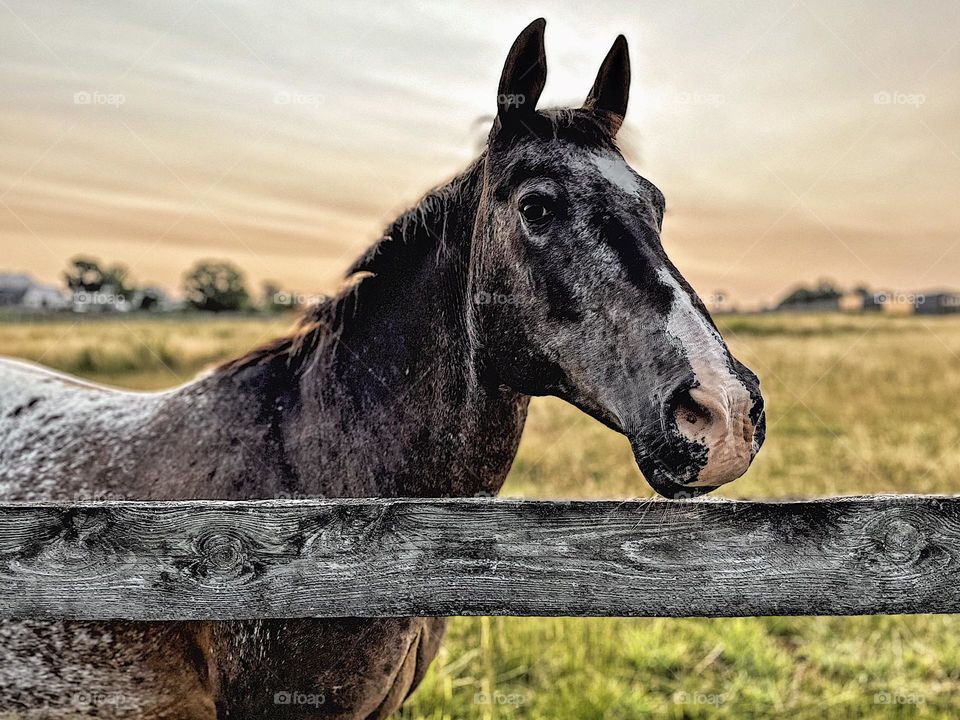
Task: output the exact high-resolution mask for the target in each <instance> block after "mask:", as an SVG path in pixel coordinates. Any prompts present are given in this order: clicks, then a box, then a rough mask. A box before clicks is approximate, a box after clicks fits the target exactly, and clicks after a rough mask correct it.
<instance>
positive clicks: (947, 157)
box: [0, 0, 960, 307]
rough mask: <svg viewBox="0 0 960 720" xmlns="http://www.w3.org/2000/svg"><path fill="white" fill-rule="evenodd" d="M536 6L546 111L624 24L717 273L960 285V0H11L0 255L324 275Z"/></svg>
mask: <svg viewBox="0 0 960 720" xmlns="http://www.w3.org/2000/svg"><path fill="white" fill-rule="evenodd" d="M539 16H543V17H545V18H546V19H547V29H546V46H547V62H548V68H549V70H548V79H547V86H546V90H545V91H544V94H543V96H542V97H541V103H540V104H541V106H564V105H566V106H571V105H573V106H578V105H579V104H580V103H581V102H582V100H583V98H584V96H585V95H586V92H587V90H588V89H589V87H590V85H591V84H592V82H593V78H594V76H595V74H596V71H597V68H598V67H599V64H600V62H601V60H602V59H603V56H604V55H605V54H606V52H607V50H608V48H609V47H610V44H611V43H612V41H613V39H614V38H615V37H616V35H617V34H619V33H623V34H625V35H626V37H627V39H628V41H629V43H630V53H631V60H632V66H633V84H632V88H631V98H630V107H629V110H628V113H627V119H626V123H625V125H624V127H623V129H622V130H621V132H620V135H619V141H620V143H621V146H622V149H623V150H624V154H625V155H626V156H627V157H628V159H629V160H630V161H631V163H632V164H633V165H634V167H635V168H636V169H637V170H638V172H640V173H641V174H643V175H644V176H645V177H647V178H648V179H650V180H651V181H653V182H654V183H655V184H656V185H657V186H658V187H659V188H660V189H661V190H662V191H663V192H664V194H665V195H666V197H667V215H666V218H665V221H664V230H663V242H664V246H665V247H666V249H667V251H668V253H669V254H670V255H671V257H672V259H673V260H674V262H675V264H676V265H677V266H678V267H679V268H680V270H681V272H682V273H683V274H684V275H685V276H686V277H687V278H688V279H689V280H690V282H691V283H692V284H693V286H694V287H695V288H696V289H697V290H698V291H699V292H700V293H701V295H703V296H705V297H711V296H715V295H716V294H717V293H718V292H722V293H723V294H724V295H725V296H726V297H727V298H728V302H730V303H733V304H738V305H741V306H744V307H750V306H755V305H758V304H762V303H767V302H770V301H771V300H773V299H775V298H777V297H778V296H780V295H782V294H783V293H784V291H785V290H786V289H787V288H789V287H791V286H793V285H796V284H797V283H801V282H812V281H815V280H817V279H819V278H832V279H834V280H835V281H837V282H839V283H841V284H843V285H849V286H852V285H854V284H860V283H865V284H867V285H869V286H871V287H875V288H885V289H888V290H893V291H897V292H911V291H915V290H924V289H927V290H928V289H932V288H939V287H960V3H956V2H952V1H951V2H935V1H929V2H923V3H919V2H915V1H911V2H873V1H871V2H866V1H864V2H836V0H829V1H827V2H818V1H815V0H803V1H800V2H771V1H769V0H765V1H762V2H724V3H713V2H701V3H695V2H684V1H680V2H670V3H664V2H637V1H636V0H631V1H630V2H612V1H608V0H599V1H597V2H591V3H584V2H526V1H523V0H515V1H514V2H510V3H487V2H457V3H447V2H437V3H430V2H416V3H412V2H389V3H388V2H383V3H366V2H350V3H333V2H284V3H271V2H249V1H246V0H244V1H240V2H229V3H227V2H217V1H212V0H211V1H208V0H186V1H185V2H178V1H170V2H163V3H146V2H143V3H128V2H121V1H119V0H109V1H107V2H84V3H76V2H42V3H39V2H33V1H32V0H30V1H29V2H28V1H26V0H16V1H15V0H0V270H20V271H27V272H29V273H31V274H33V275H34V276H36V277H37V278H38V279H41V280H44V281H56V280H58V279H59V276H60V274H61V272H62V271H63V270H64V268H65V267H66V263H67V261H68V259H69V258H70V257H72V256H74V255H77V254H84V255H93V256H95V257H98V258H100V259H101V260H103V261H104V262H105V263H114V262H122V263H125V264H127V265H128V266H130V268H131V273H132V276H133V278H134V279H135V280H136V281H138V282H140V283H144V284H156V285H160V286H163V287H166V288H168V289H171V290H176V289H177V287H178V286H179V284H180V278H181V276H182V274H183V271H184V270H185V269H186V268H188V267H189V266H190V265H191V264H192V263H194V262H195V261H197V260H198V259H204V258H217V259H221V258H222V259H228V260H231V261H233V262H234V263H236V264H237V265H238V266H239V267H240V268H241V269H242V270H243V271H244V272H245V274H246V275H247V277H248V279H249V281H250V285H251V288H256V287H258V286H259V284H260V283H261V282H262V281H264V280H274V281H277V282H279V283H281V285H283V286H284V287H286V288H289V289H292V290H297V291H299V292H304V293H314V292H329V291H330V290H332V289H334V288H335V287H336V286H337V284H338V282H339V279H340V278H341V277H342V275H343V272H344V271H345V269H346V267H347V266H348V265H349V263H350V261H351V259H352V258H354V257H355V256H356V255H358V254H359V253H360V252H361V251H362V250H363V249H364V248H365V247H366V246H367V245H369V244H370V243H371V242H373V241H374V240H375V239H376V238H377V237H378V236H379V234H380V232H381V230H382V229H383V228H384V227H385V226H386V225H387V223H388V222H389V221H390V220H391V219H392V218H394V217H395V216H396V215H397V214H398V213H399V212H401V211H402V210H403V209H404V208H406V207H408V206H409V205H411V204H413V203H415V202H416V200H417V199H418V198H419V197H420V196H421V195H422V194H423V193H424V192H426V191H427V190H429V189H430V188H431V187H433V186H435V185H437V184H440V183H442V182H443V181H445V180H446V179H448V178H449V177H451V176H452V175H454V174H456V173H457V172H458V171H459V170H460V169H462V168H463V167H465V166H466V165H467V164H468V163H469V162H470V160H471V159H472V158H473V157H474V156H475V155H476V154H477V152H478V149H479V147H480V145H481V143H482V141H483V138H484V136H485V134H486V130H487V128H488V126H489V121H490V118H491V116H492V114H493V112H494V111H495V107H496V88H497V81H498V78H499V75H500V70H501V68H502V66H503V60H504V58H505V56H506V52H507V50H508V48H509V47H510V44H511V43H512V41H513V39H514V38H515V37H516V35H517V33H518V32H519V31H520V30H521V29H522V28H523V27H524V26H525V25H526V24H527V23H528V22H529V21H530V20H532V19H534V18H536V17H539Z"/></svg>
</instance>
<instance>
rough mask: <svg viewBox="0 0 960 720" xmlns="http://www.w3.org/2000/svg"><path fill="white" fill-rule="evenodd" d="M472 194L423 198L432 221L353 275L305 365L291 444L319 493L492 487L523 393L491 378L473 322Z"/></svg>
mask: <svg viewBox="0 0 960 720" xmlns="http://www.w3.org/2000/svg"><path fill="white" fill-rule="evenodd" d="M467 195H468V197H467V198H466V200H468V201H469V202H464V200H465V199H464V198H463V197H459V194H458V196H456V197H450V196H447V198H446V201H445V202H444V203H440V204H438V203H436V202H434V201H432V200H430V198H428V202H431V207H430V212H428V213H421V214H419V216H418V219H419V221H420V222H424V223H429V225H424V226H423V227H418V228H414V230H415V233H414V236H412V237H406V238H397V237H394V238H392V239H391V240H389V241H387V242H390V243H398V242H403V243H404V244H403V245H396V246H391V247H388V248H383V249H382V250H383V253H384V255H387V254H394V255H395V256H394V257H389V262H390V267H388V268H386V269H384V270H383V271H382V272H380V273H379V274H377V275H375V276H374V277H368V278H366V279H364V280H362V281H361V282H360V284H359V286H358V287H357V288H356V290H355V291H354V292H355V294H354V295H353V296H352V298H351V299H350V301H349V302H348V303H346V305H347V307H346V308H345V313H344V315H345V317H343V318H342V322H341V325H340V327H339V328H338V329H337V331H336V338H335V339H334V340H332V341H331V342H330V343H329V344H328V347H327V348H325V349H324V350H323V353H324V355H323V356H322V357H318V358H315V359H314V361H313V362H310V363H308V365H309V367H310V369H309V370H308V371H306V372H305V373H304V376H303V378H302V381H301V392H302V403H301V404H302V407H303V408H304V409H305V411H304V413H303V415H304V416H303V417H302V418H300V420H299V422H298V423H297V424H298V425H299V426H301V429H300V430H298V431H297V437H296V438H295V440H294V445H296V446H297V447H299V448H300V451H301V452H300V459H301V462H300V464H301V466H304V465H306V467H301V468H300V472H299V475H300V477H302V478H307V477H321V478H323V479H322V481H321V483H322V485H323V487H322V488H320V490H321V492H322V493H323V494H343V495H380V496H389V495H396V496H436V495H472V494H477V493H481V492H484V493H490V492H495V491H496V490H498V489H499V487H500V485H501V484H502V482H503V480H504V478H505V476H506V473H507V471H508V470H509V467H510V463H511V462H512V459H513V456H514V454H515V452H516V445H517V442H518V440H519V436H520V431H521V430H522V426H523V421H524V418H525V414H526V402H527V399H526V398H525V397H522V396H520V395H518V394H517V393H515V392H513V391H512V390H509V389H507V388H503V387H501V386H500V385H499V383H497V382H495V381H494V380H492V379H491V378H489V377H487V375H486V373H485V371H484V367H483V361H482V357H481V352H480V349H479V343H478V341H477V339H476V337H475V333H474V332H473V331H472V329H471V328H472V320H471V312H472V309H471V304H470V302H469V300H468V286H469V283H468V273H469V266H470V249H471V248H470V246H471V237H472V233H473V225H474V217H475V214H476V204H475V203H476V198H475V195H474V194H472V193H468V194H467ZM457 200H459V201H460V202H459V203H458V202H455V201H457ZM453 213H457V217H454V216H453ZM401 225H402V223H401ZM409 229H410V228H406V230H409ZM424 233H425V234H426V236H424ZM398 250H400V252H399V253H397V251H398ZM368 257H374V258H375V260H374V265H376V263H377V262H380V264H381V265H382V264H383V262H385V258H384V257H377V256H368ZM360 265H361V267H360V268H358V269H362V270H368V271H372V272H376V270H375V269H374V270H370V269H369V266H363V264H362V262H361V263H360ZM377 269H380V268H377ZM331 470H332V471H333V472H331Z"/></svg>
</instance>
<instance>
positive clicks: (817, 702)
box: [0, 315, 960, 720]
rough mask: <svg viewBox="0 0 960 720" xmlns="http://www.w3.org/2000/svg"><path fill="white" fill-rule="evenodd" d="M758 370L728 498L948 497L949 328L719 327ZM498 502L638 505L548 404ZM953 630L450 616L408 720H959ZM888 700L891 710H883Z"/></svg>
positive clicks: (90, 359) (131, 349) (113, 369)
mask: <svg viewBox="0 0 960 720" xmlns="http://www.w3.org/2000/svg"><path fill="white" fill-rule="evenodd" d="M289 324H290V319H289V318H280V319H272V320H261V319H245V320H223V321H220V320H218V321H213V322H204V323H200V322H157V321H145V320H129V321H127V320H124V321H123V322H112V323H111V322H96V323H87V322H85V323H82V324H80V325H71V323H69V322H53V323H50V322H47V323H42V324H37V325H30V324H23V323H17V324H0V354H10V355H19V356H22V357H27V358H29V359H33V360H36V361H39V362H42V363H45V364H48V365H51V366H53V367H57V368H58V369H61V370H64V371H67V372H75V373H78V374H81V375H85V376H87V377H91V378H93V379H96V380H99V381H105V382H111V383H114V384H118V385H123V386H126V387H141V388H157V387H163V386H168V385H173V384H176V383H178V382H182V381H184V380H186V379H188V378H189V377H190V376H191V375H192V374H194V373H195V372H196V371H198V370H200V369H202V368H203V367H204V366H206V365H208V364H210V363H212V362H215V361H217V360H219V359H221V358H223V357H227V356H229V355H231V354H235V353H238V352H240V351H242V350H243V349H245V348H247V347H250V346H251V345H253V344H255V343H257V342H259V341H261V340H263V339H266V338H267V337H269V336H271V335H273V334H276V333H279V332H282V331H283V330H284V329H285V328H286V327H288V326H289ZM720 326H721V330H722V331H723V332H724V333H725V335H726V336H727V339H728V341H729V343H730V345H731V348H732V349H733V350H734V352H735V353H736V354H737V355H738V356H739V357H740V358H741V359H742V360H743V361H744V362H746V363H747V364H748V365H750V366H751V367H752V368H753V369H754V370H756V371H757V373H758V374H759V375H760V377H761V380H762V382H763V388H764V394H765V397H766V400H767V410H768V423H769V430H768V437H767V444H766V446H765V447H764V449H763V451H762V452H761V454H760V456H759V457H758V458H757V460H756V462H755V463H754V466H753V467H752V468H751V470H750V471H749V472H748V473H747V475H746V476H744V477H743V478H741V479H740V480H738V481H737V482H735V483H733V484H731V485H728V486H726V487H725V488H723V491H722V493H720V494H723V495H726V496H728V497H749V498H763V497H771V498H772V497H814V496H824V495H838V494H856V493H877V492H898V493H951V494H952V493H956V492H957V491H958V481H960V480H958V477H957V471H958V469H960V402H958V401H957V398H958V397H960V372H958V368H960V318H888V317H882V316H879V315H877V316H826V315H823V316H784V315H771V316H741V317H725V318H721V319H720ZM504 494H507V495H514V496H524V497H544V498H556V497H565V498H587V497H614V498H624V497H649V496H651V492H650V490H649V488H648V487H647V486H646V484H645V483H644V482H643V479H642V477H641V476H640V474H639V472H638V471H637V470H636V467H635V465H634V463H633V460H632V458H631V455H630V450H629V447H628V445H627V443H626V441H625V440H624V439H623V438H622V437H620V436H618V435H616V434H614V433H612V432H610V431H608V430H606V429H605V428H603V427H601V426H600V425H598V424H597V423H596V422H594V421H592V420H590V419H589V418H587V417H585V416H583V415H582V414H580V413H579V412H577V411H576V410H574V409H572V408H570V407H569V406H567V405H565V404H564V403H562V402H560V401H558V400H555V399H538V400H536V401H535V402H534V403H533V405H532V407H531V414H530V420H529V423H528V425H527V429H526V431H525V433H524V437H523V441H522V443H521V447H520V451H519V453H518V456H517V459H516V462H515V464H514V468H513V470H512V472H511V474H510V477H509V478H508V480H507V483H506V486H505V487H504ZM958 638H960V619H958V618H954V617H949V616H948V617H933V616H916V617H883V618H746V619H723V620H706V619H689V620H642V619H618V618H608V619H553V618H542V619H541V618H456V619H454V620H452V621H451V623H450V630H449V634H448V636H447V639H446V641H445V644H444V648H443V650H442V652H441V654H440V656H439V657H438V659H437V661H436V662H435V663H434V665H433V667H432V668H431V670H430V672H429V674H428V676H427V678H426V680H425V681H424V683H423V685H422V686H421V688H420V689H419V690H418V691H417V693H416V694H415V695H414V697H413V698H412V700H411V702H409V703H408V704H407V707H406V708H405V710H404V712H403V717H404V718H407V719H408V720H413V719H423V720H427V719H431V720H460V719H463V720H466V719H468V718H471V719H472V718H482V719H483V720H494V719H496V718H531V719H534V718H536V719H541V718H542V719H544V720H546V719H550V720H553V719H554V718H598V719H599V718H615V719H616V718H624V719H625V718H647V717H650V718H654V717H657V718H659V717H667V718H706V717H720V718H731V719H733V718H759V717H784V716H785V717H796V718H807V717H809V718H819V717H824V716H829V717H839V718H854V717H903V718H953V717H957V716H960V642H958V640H957V639H958ZM891 701H892V702H891Z"/></svg>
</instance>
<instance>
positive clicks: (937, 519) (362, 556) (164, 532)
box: [0, 496, 960, 620]
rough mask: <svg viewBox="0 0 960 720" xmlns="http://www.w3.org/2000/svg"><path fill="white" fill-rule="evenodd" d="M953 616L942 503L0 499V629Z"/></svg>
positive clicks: (955, 556) (958, 526)
mask: <svg viewBox="0 0 960 720" xmlns="http://www.w3.org/2000/svg"><path fill="white" fill-rule="evenodd" d="M921 612H922V613H952V612H960V499H957V498H943V497H915V496H896V497H861V498H843V499H833V500H825V501H804V502H728V501H696V502H691V501H678V502H668V501H656V502H644V501H630V502H528V501H512V500H488V499H458V500H338V501H295V502H274V501H264V502H201V501H196V502H171V503H155V502H154V503H148V502H142V503H141V502H106V503H78V504H73V505H60V504H52V503H39V504H17V503H6V504H0V616H6V617H34V618H54V617H64V618H85V619H107V618H132V619H142V620H165V619H203V618H211V619H212V618H251V617H276V618H279V617H335V616H388V615H475V614H482V615H593V616H610V615H636V616H747V615H798V614H801V615H802V614H808V615H848V614H876V613H921Z"/></svg>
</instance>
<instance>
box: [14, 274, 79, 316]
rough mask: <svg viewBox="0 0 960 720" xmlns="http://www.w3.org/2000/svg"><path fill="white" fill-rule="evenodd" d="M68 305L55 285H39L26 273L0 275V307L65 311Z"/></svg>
mask: <svg viewBox="0 0 960 720" xmlns="http://www.w3.org/2000/svg"><path fill="white" fill-rule="evenodd" d="M68 304H69V303H68V302H67V299H66V298H65V297H64V295H63V293H62V292H60V290H59V289H58V288H57V287H55V286H53V285H44V284H43V283H39V282H37V281H36V280H34V279H33V278H32V277H31V276H30V275H28V274H26V273H0V307H8V308H19V309H22V310H63V309H64V308H66V307H67V306H68Z"/></svg>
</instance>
